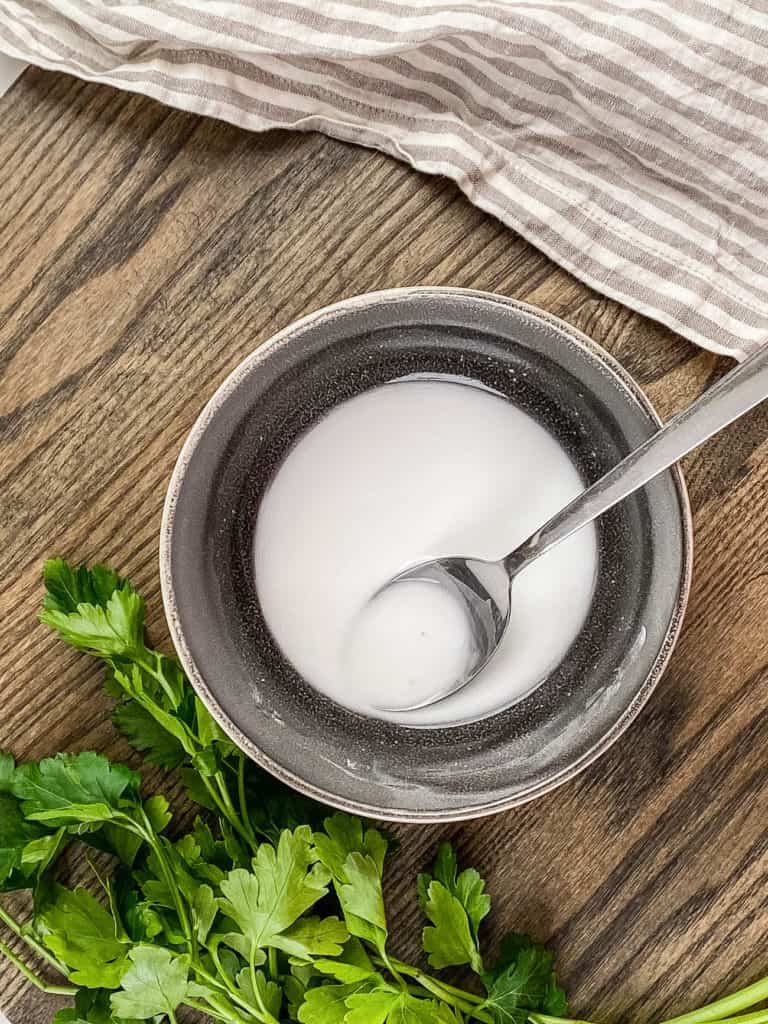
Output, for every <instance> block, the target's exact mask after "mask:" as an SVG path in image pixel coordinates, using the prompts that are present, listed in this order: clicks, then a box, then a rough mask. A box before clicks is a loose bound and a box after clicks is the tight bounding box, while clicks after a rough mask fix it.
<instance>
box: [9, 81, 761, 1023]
mask: <svg viewBox="0 0 768 1024" xmlns="http://www.w3.org/2000/svg"><path fill="white" fill-rule="evenodd" d="M0 126H1V129H0V196H2V200H1V205H0V478H1V480H2V483H1V484H0V512H1V514H0V578H1V579H2V581H3V585H2V598H1V600H2V614H1V615H0V630H1V631H2V643H1V644H0V746H7V747H10V748H11V749H12V750H13V751H14V752H15V753H16V754H17V755H18V756H20V757H22V758H23V757H32V756H34V757H37V756H40V755H43V754H48V753H53V752H54V751H58V750H66V749H69V750H79V749H84V748H95V749H98V750H103V751H106V752H107V753H108V754H109V755H111V756H114V757H119V758H125V759H128V760H129V761H131V762H132V763H135V758H134V757H133V756H132V755H131V754H130V752H129V751H128V749H127V747H126V746H125V744H124V743H123V742H122V741H121V740H120V739H119V738H118V737H117V736H116V734H115V733H114V731H113V729H112V726H111V724H110V721H109V702H108V700H107V698H106V697H105V696H104V695H103V694H102V691H101V686H100V682H101V672H100V671H99V669H98V667H97V666H96V665H94V664H92V663H91V662H90V661H89V660H88V659H86V658H85V657H80V656H78V655H77V654H75V653H73V652H72V651H70V650H69V649H67V648H66V647H64V646H63V645H62V644H61V643H60V642H58V641H57V640H56V639H54V637H53V636H52V635H51V634H50V633H49V632H48V631H47V630H46V629H45V628H43V627H42V626H40V625H37V624H36V620H35V613H36V609H37V606H38V603H39V601H40V597H41V588H40V582H39V571H40V566H41V563H42V561H43V559H44V558H45V557H47V556H50V555H52V554H54V553H64V554H66V555H68V556H69V557H70V558H73V559H82V560H92V559H100V560H103V561H106V562H107V563H110V564H113V565H115V566H116V567H119V568H120V569H121V570H122V571H123V572H124V573H125V574H127V575H128V576H130V577H131V578H132V579H133V580H134V581H135V583H136V584H137V586H138V587H139V588H140V589H141V590H143V592H144V593H145V594H146V596H147V598H148V601H149V605H150V609H151V622H150V626H151V630H152V632H153V633H154V635H155V636H156V637H158V638H159V639H160V640H161V641H163V631H164V626H163V619H162V611H161V603H160V595H159V586H158V574H157V533H158V526H159V521H160V509H161V505H162V502H163V496H164V492H165V486H166V481H167V479H168V476H169V474H170V472H171V467H172V465H173V462H174V459H175V457H176V453H177V451H178V449H179V446H180V444H181V442H182V440H183V438H184V436H185V434H186V432H187V430H188V429H189V427H190V426H191V425H192V422H193V420H194V419H195V417H196V415H197V413H198V412H199V410H200V408H201V406H202V404H203V403H204V401H205V399H206V398H207V397H208V396H209V395H210V394H211V392H212V391H213V389H214V388H215V387H216V385H217V384H218V383H219V382H220V381H221V380H222V378H223V377H224V376H225V375H226V374H227V373H228V372H229V371H230V370H231V369H232V367H234V366H235V365H236V364H237V363H238V362H239V361H240V360H241V359H242V358H243V356H244V355H246V353H248V352H250V351H251V350H252V349H253V348H254V347H255V346H256V345H258V344H259V342H260V341H262V340H263V339H265V338H267V337H268V336H269V335H270V334H272V333H273V332H274V331H275V330H277V329H278V328H280V327H283V326H285V325H286V324H288V323H290V322H291V321H292V320H294V319H295V318H296V317H299V316H301V315H302V314H304V313H306V312H308V311H310V310H313V309H315V308H317V307H319V306H323V305H325V304H326V303H329V302H333V301H335V300H336V299H339V298H341V297H342V296H347V295H351V294H354V293H357V292H364V291H367V290H370V289H377V288H386V287H392V286H395V285H415V284H453V285H463V286H467V287H472V288H482V289H487V290H489V291H497V292H501V293H503V294H505V295H511V296H515V297H517V298H520V299H524V300H526V301H528V302H532V303H536V304H538V305H540V306H542V307H543V308H544V309H547V310H550V311H551V312H552V313H555V314H557V315H558V316H561V317H563V318H565V319H566V320H568V321H569V322H571V323H573V324H574V325H576V326H577V327H579V328H580V329H581V330H583V331H586V332H587V333H588V334H590V335H591V336H592V337H593V338H595V339H596V340H597V341H598V342H600V343H601V344H602V345H604V346H605V347H606V348H607V349H608V350H609V351H610V352H612V353H613V355H615V356H617V357H618V359H620V360H621V362H622V363H623V364H624V365H625V366H626V367H627V368H628V369H629V370H630V371H631V372H632V373H633V374H634V375H635V376H636V377H637V378H638V379H639V380H640V382H641V383H642V384H643V386H644V387H645V388H646V389H647V391H648V393H649V394H650V396H651V398H652V399H653V400H654V401H655V402H656V404H657V406H658V407H659V409H660V411H661V413H662V414H664V415H668V414H669V413H671V412H672V411H673V410H675V409H678V408H680V407H682V406H683V405H684V404H686V403H687V402H689V401H690V400H691V399H693V398H694V397H695V396H696V395H697V394H698V393H699V391H701V390H702V389H703V388H704V387H705V386H706V385H707V384H708V383H709V382H711V380H712V379H714V378H715V377H717V376H718V375H720V374H721V373H722V372H723V370H724V369H725V367H726V365H727V364H726V362H725V360H721V359H718V358H716V357H714V356H712V355H710V354H707V353H704V352H700V351H698V350H697V349H695V348H693V347H692V346H691V345H689V344H688V343H687V342H685V341H682V340H681V339H680V338H678V337H676V336H675V335H673V334H671V333H670V332H669V331H668V330H666V329H664V328H662V327H660V326H658V325H657V324H655V323H653V322H651V321H649V320H647V319H644V318H643V317H641V316H639V315H637V314H635V313H632V312H630V311H628V310H627V309H624V308H623V307H621V306H619V305H617V304H616V303H614V302H610V301H608V300H606V299H604V298H602V297H601V296H599V295H597V294H595V293H594V292H593V291H591V290H590V289H589V288H587V287H585V286H584V285H583V284H581V283H580V282H579V281H577V280H576V279H575V278H573V277H571V276H570V275H569V274H567V273H565V272H564V271H562V270H560V269H559V268H558V267H556V266H555V265H554V264H552V263H551V262H550V261H549V260H548V259H546V258H545V257H544V256H542V255H541V254H540V253H538V252H536V251H535V250H534V249H532V248H531V247H530V246H529V245H528V244H527V243H526V242H525V241H523V239H521V238H520V237H518V236H516V235H515V234H513V233H512V232H511V231H509V230H507V229H506V228H504V227H502V226H501V225H500V224H499V223H498V222H496V221H495V220H493V219H491V218H490V217H488V216H486V215H485V214H483V213H481V212H480V211H479V210H476V209H474V208H473V207H472V206H470V204H469V203H468V202H467V201H466V199H464V198H463V196H462V195H461V194H460V193H459V191H458V190H457V189H456V188H455V187H454V186H453V185H452V184H450V183H448V182H447V181H443V180H441V179H438V178H428V177H424V176H422V175H420V174H417V173H415V172H413V171H412V170H410V169H408V168H407V167H405V166H403V165H401V164H397V163H395V162H393V161H392V160H391V159H389V158H387V157H385V156H382V155H380V154H379V153H374V152H370V151H368V150H364V149H358V148H355V147H352V146H348V145H344V144H341V143H338V142H333V141H330V140H328V139H325V138H323V137H322V136H320V135H299V134H283V133H276V132H273V133H270V134H267V135H262V136H256V135H248V134H246V133H245V132H242V131H239V130H236V129H234V128H231V127H229V126H227V125H224V124H219V123H216V122H213V121H207V120H203V119H201V118H197V117H192V116H190V115H188V114H184V113H179V112H176V111H172V110H169V109H166V108H165V107H162V106H160V105H158V104H157V103H153V102H150V101H148V100H145V99H142V98H140V97H136V96H131V95H128V94H124V93H119V92H115V91H113V90H112V89H109V88H102V87H97V86H94V85H89V84H84V83H82V82H79V81H76V80H75V79H73V78H68V77H65V76H63V75H54V74H49V73H44V72H41V71H36V70H29V71H27V72H26V73H25V75H24V76H23V78H22V79H21V80H20V81H19V82H18V83H17V84H16V86H15V87H14V88H13V90H12V91H11V93H10V94H9V95H8V96H6V97H5V99H4V100H0ZM766 437H768V406H767V407H766V408H764V409H762V410H757V411H756V412H755V413H754V414H752V415H751V416H749V417H747V418H746V419H745V420H743V421H742V422H741V424H739V425H738V426H737V427H736V428H734V429H732V430H730V431H729V432H728V433H727V435H725V436H723V437H721V438H719V439H716V440H714V441H713V442H711V443H710V444H709V445H708V446H707V447H706V448H705V449H703V450H701V451H700V452H699V453H697V454H695V455H694V456H693V457H692V458H690V459H689V460H688V462H687V465H686V476H687V480H688V486H689V488H690V493H691V500H692V503H693V508H694V512H695V519H696V545H697V556H696V568H695V578H694V586H693V594H692V600H691V604H690V609H689V612H688V617H687V623H686V627H685V630H684V633H683V637H682V639H681V642H680V644H679V645H678V648H677V651H676V653H675V655H674V658H673V660H672V664H671V666H670V668H669V670H668V671H667V673H666V675H665V677H664V679H663V680H662V682H661V684H660V686H659V688H658V690H657V691H656V693H655V695H654V697H653V698H652V700H651V702H650V704H649V706H648V707H647V709H646V710H645V711H644V712H643V714H642V716H641V718H640V720H639V721H638V722H637V723H636V724H635V725H634V726H633V728H632V729H631V730H630V732H629V734H628V735H626V736H624V738H623V739H621V740H620V741H619V742H618V743H617V744H616V745H615V746H614V747H613V748H612V749H611V751H610V752H609V753H608V754H607V755H606V756H604V757H603V758H602V759H601V760H600V761H599V763H598V764H596V765H594V766H593V767H591V768H590V769H589V770H588V771H586V772H585V773H584V774H582V775H581V776H580V777H579V778H577V779H576V780H574V781H572V782H569V783H568V784H567V785H565V786H563V787H562V788H560V789H559V790H557V791H556V792H555V793H553V794H550V795H549V796H546V797H544V798H543V799H541V800H539V801H537V802H536V803H534V804H531V805H528V806H526V807H523V808H521V809H519V810H515V811H511V812H509V813H507V814H503V815H500V816H498V817H496V818H494V819H491V820H486V821H483V822H480V823H476V824H467V825H463V826H455V827H451V828H415V827H403V828H398V830H397V831H398V832H399V833H400V835H401V838H402V841H403V848H402V852H401V854H400V857H399V859H398V861H397V863H396V866H395V867H393V869H392V873H391V885H390V892H391V900H390V911H391V915H392V920H393V922H394V925H393V928H392V932H393V935H394V938H395V942H396V943H398V944H400V945H404V946H405V947H406V948H412V947H413V945H414V942H415V939H416V937H417V936H418V931H419V928H420V921H419V914H418V912H417V910H416V907H415V902H414V900H413V885H414V871H415V870H416V869H417V867H418V866H420V865H423V864H424V863H425V861H426V859H427V858H428V857H429V855H430V852H431V850H432V848H433V846H434V843H435V841H436V839H437V837H438V835H443V834H445V835H448V836H451V837H452V838H454V839H455V840H456V841H457V842H458V844H459V846H460V848H461V851H462V853H463V855H464V857H465V858H466V859H467V860H468V861H470V862H471V863H473V864H475V865H476V866H477V867H478V868H479V869H480V870H481V871H482V872H483V873H484V874H485V875H486V876H487V878H488V881H489V885H490V889H491V891H492V892H493V893H494V894H495V897H496V899H495V909H494V912H493V916H492V920H491V924H490V926H489V934H490V935H492V936H495V935H498V934H500V933H501V932H502V931H503V930H504V929H506V928H509V927H512V926H515V927H517V928H520V929H526V930H530V931H531V932H532V933H533V934H534V935H535V936H537V937H538V938H541V939H551V940H552V941H553V942H554V944H555V945H556V947H557V950H558V953H559V957H560V963H561V969H562V975H563V978H564V981H565V983H566V984H567V987H568V988H569V990H570V991H571V993H572V995H573V999H574V1002H575V1006H576V1009H577V1010H578V1012H580V1013H582V1014H584V1015H587V1014H589V1015H590V1017H591V1019H593V1020H602V1019H610V1020H615V1019H617V1018H630V1017H631V1018H632V1019H635V1018H636V1019H638V1020H641V1021H643V1020H648V1019H650V1018H652V1017H654V1016H655V1015H657V1014H659V1013H666V1014H667V1015H669V1014H670V1013H672V1012H678V1011H682V1010H683V1009H685V1008H690V1007H693V1006H695V1005H697V1001H703V1000H706V999H707V998H708V997H713V996H715V995H716V994H718V993H720V992H722V991H723V990H724V989H726V988H729V987H732V986H734V985H736V984H737V983H739V982H746V981H748V980H750V979H751V978H753V977H755V976H757V975H758V974H761V973H763V972H765V971H766V970H767V969H768V955H766V951H765V942H764V936H765V931H766V927H767V926H768V895H767V894H766V893H767V890H766V885H765V881H766V873H767V872H768V854H767V851H768V831H767V830H766V824H765V821H766V807H767V806H768V800H767V799H766V798H767V797H768V770H767V769H766V760H767V758H768V755H767V754H766V749H767V748H768V715H766V706H768V688H767V687H766V683H768V671H767V670H766V664H767V662H768V628H766V621H768V571H766V550H767V549H766V545H767V544H768V516H767V515H766V513H768V495H767V494H766V481H767V480H768V461H766V458H765V456H766V454H768V442H766V441H765V439H766ZM152 781H153V780H152V779H151V778H150V779H149V782H150V785H151V783H152ZM163 784H164V785H165V784H166V783H165V782H164V783H163ZM0 1005H2V1006H3V1009H4V1010H5V1012H6V1014H7V1015H9V1016H10V1019H11V1021H12V1022H13V1024H38V1022H40V1024H43V1022H46V1024H47V1022H48V1021H49V1020H50V1017H51V1014H52V1009H53V1007H54V1006H55V1000H51V999H49V998H47V997H40V996H39V995H37V994H36V993H35V992H34V991H33V990H32V989H30V988H29V987H28V986H27V985H26V984H23V983H22V982H21V981H20V980H19V978H18V976H17V975H16V973H15V972H14V971H13V970H11V969H7V968H2V967H0Z"/></svg>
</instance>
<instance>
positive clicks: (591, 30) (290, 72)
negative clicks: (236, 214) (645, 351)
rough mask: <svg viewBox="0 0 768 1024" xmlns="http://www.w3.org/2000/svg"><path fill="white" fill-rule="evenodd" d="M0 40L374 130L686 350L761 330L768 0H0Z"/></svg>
mask: <svg viewBox="0 0 768 1024" xmlns="http://www.w3.org/2000/svg"><path fill="white" fill-rule="evenodd" d="M0 50H5V51H7V52H8V53H9V54H11V55H12V56H15V57H18V58H20V59H22V60H27V61H31V62H33V63H36V64H38V65H41V66H43V67H46V68H55V69H60V70H63V71H68V72H71V73H72V74H75V75H79V76H81V77H83V78H87V79H92V80H94V81H98V82H107V83H110V84H112V85H116V86H119V87H121V88H124V89H132V90H135V91H138V92H142V93H146V94H147V95H149V96H153V97H155V98H156V99H158V100H161V101H162V102H164V103H168V104H171V105H173V106H177V107H182V108H184V109H186V110H192V111H196V112H199V113H201V114H208V115H211V116H213V117H219V118H223V119H225V120H227V121H232V122H234V123H235V124H238V125H241V126H242V127H244V128H248V129H252V130H256V131H260V130H264V129H267V128H274V127H283V128H297V129H302V130H317V131H322V132H326V133H327V134H329V135H333V136H335V137H337V138H341V139H346V140H350V141H353V142H359V143H362V144H363V145H366V146H374V147H376V148H378V149H382V150H384V151H386V152H387V153H390V154H391V155H392V156H394V157H397V158H399V159H402V160H406V161H408V162H409V163H411V164H412V165H413V166H414V167H417V168H419V169H420V170H422V171H426V172H428V173H433V174H443V175H447V176H448V177H449V178H452V179H453V180H454V181H456V182H457V183H458V185H459V186H460V188H461V189H462V190H463V191H464V192H465V193H466V195H467V196H468V198H469V199H470V200H471V201H472V202H473V203H476V204H477V205H478V206H480V207H482V208H483V209H484V210H487V211H489V212H490V213H492V214H494V215H495V216H496V217H498V218H499V219H500V220H502V221H504V223H506V224H508V225H510V226H511V227H512V228H514V229H515V230H516V231H519V232H520V234H522V235H524V236H525V237H526V238H527V239H529V240H530V241H531V242H533V243H534V245H536V246H538V247H539V248H540V249H542V250H543V251H544V252H545V253H547V254H548V255H549V256H551V257H552V258H553V259H554V260H556V261H557V262H558V263H560V264H562V265H563V266H564V267H567V268H568V269H569V270H570V271H572V272H573V273H574V274H576V275H577V276H578V277H580V278H582V279H583V280H584V281H586V282H588V283H589V284H590V285H592V286H593V287H594V288H596V289H598V290H599V291H601V292H603V293H604V294H606V295H610V296H612V297H613V298H616V299H619V300H620V301H622V302H624V303H626V304H627V305H628V306H631V307H633V308H634V309H637V310H640V311H641V312H643V313H646V314H648V315H649V316H652V317H655V318H656V319H658V320H660V321H662V322H663V323H665V324H668V325H669V326H670V327H672V328H674V329H675V330H676V331H679V332H680V333H681V334H683V335H685V336H686V337H688V338H690V339H691V340H693V341H695V342H697V343H698V344H700V345H704V346H706V347H707V348H710V349H713V350H715V351H717V352H723V353H728V354H731V355H734V356H736V357H741V356H744V355H745V354H746V353H747V352H749V351H750V350H751V349H753V348H754V347H755V346H756V345H758V344H759V343H760V342H762V341H763V340H765V339H766V337H768V235H767V233H766V229H767V228H768V186H767V183H768V130H767V128H768V5H767V4H766V2H765V0H728V2H727V3H726V2H718V0H455V2H448V0H240V2H234V0H145V2H141V0H111V2H109V3H106V2H104V0H23V2H22V0H0Z"/></svg>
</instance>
